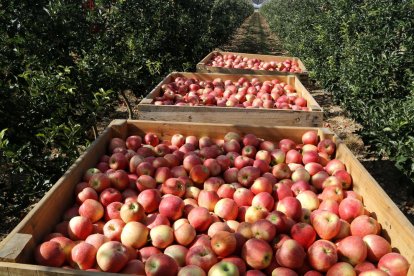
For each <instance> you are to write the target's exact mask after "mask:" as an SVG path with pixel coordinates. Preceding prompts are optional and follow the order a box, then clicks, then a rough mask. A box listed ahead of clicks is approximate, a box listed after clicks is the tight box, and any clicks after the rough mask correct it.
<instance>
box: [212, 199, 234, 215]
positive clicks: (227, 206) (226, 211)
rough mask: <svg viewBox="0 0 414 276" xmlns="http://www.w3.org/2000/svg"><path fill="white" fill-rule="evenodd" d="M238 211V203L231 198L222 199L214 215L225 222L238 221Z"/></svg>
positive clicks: (215, 208) (215, 207)
mask: <svg viewBox="0 0 414 276" xmlns="http://www.w3.org/2000/svg"><path fill="white" fill-rule="evenodd" d="M238 211H239V209H238V206H237V204H236V202H235V201H234V200H233V199H230V198H222V199H220V200H219V201H218V202H217V203H216V205H215V206H214V213H215V214H216V215H217V216H219V217H220V218H222V219H224V220H234V219H236V218H237V214H238Z"/></svg>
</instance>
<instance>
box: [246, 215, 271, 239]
mask: <svg viewBox="0 0 414 276" xmlns="http://www.w3.org/2000/svg"><path fill="white" fill-rule="evenodd" d="M251 231H252V234H253V237H254V238H256V239H261V240H264V241H267V242H270V241H271V240H273V239H274V237H275V236H276V226H275V225H274V224H273V223H271V222H270V221H269V220H267V219H259V220H257V221H255V222H254V223H253V224H252V226H251Z"/></svg>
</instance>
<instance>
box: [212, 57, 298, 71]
mask: <svg viewBox="0 0 414 276" xmlns="http://www.w3.org/2000/svg"><path fill="white" fill-rule="evenodd" d="M206 65H207V66H213V67H224V68H235V69H252V70H267V71H280V72H290V73H302V69H300V67H299V64H298V62H297V61H296V60H293V59H286V60H285V61H283V62H277V61H263V60H260V59H257V58H248V57H243V56H241V55H235V54H225V55H222V54H216V55H214V57H213V58H212V59H211V60H210V61H208V63H207V64H206Z"/></svg>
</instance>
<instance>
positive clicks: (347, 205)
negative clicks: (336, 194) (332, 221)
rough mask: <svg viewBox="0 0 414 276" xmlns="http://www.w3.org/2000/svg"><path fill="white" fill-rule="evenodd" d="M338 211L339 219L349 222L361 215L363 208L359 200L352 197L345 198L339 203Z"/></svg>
mask: <svg viewBox="0 0 414 276" xmlns="http://www.w3.org/2000/svg"><path fill="white" fill-rule="evenodd" d="M338 212H339V217H340V218H341V219H344V220H346V221H348V222H349V223H351V222H352V220H354V219H355V218H356V217H358V216H361V215H363V214H364V212H365V209H364V205H362V202H361V201H359V200H357V199H354V198H345V199H344V200H342V201H341V203H339V208H338Z"/></svg>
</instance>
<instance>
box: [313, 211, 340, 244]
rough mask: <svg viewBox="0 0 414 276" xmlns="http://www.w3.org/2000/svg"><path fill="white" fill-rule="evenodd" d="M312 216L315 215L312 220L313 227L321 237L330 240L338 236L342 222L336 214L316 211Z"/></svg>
mask: <svg viewBox="0 0 414 276" xmlns="http://www.w3.org/2000/svg"><path fill="white" fill-rule="evenodd" d="M312 214H314V217H313V219H311V221H312V226H313V228H314V229H315V231H316V233H317V234H318V236H319V237H321V238H322V239H324V240H330V239H332V238H334V237H335V236H336V235H338V233H339V230H340V229H341V222H340V220H339V217H338V216H337V215H336V214H334V213H332V212H330V211H324V210H315V211H313V212H312Z"/></svg>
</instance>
